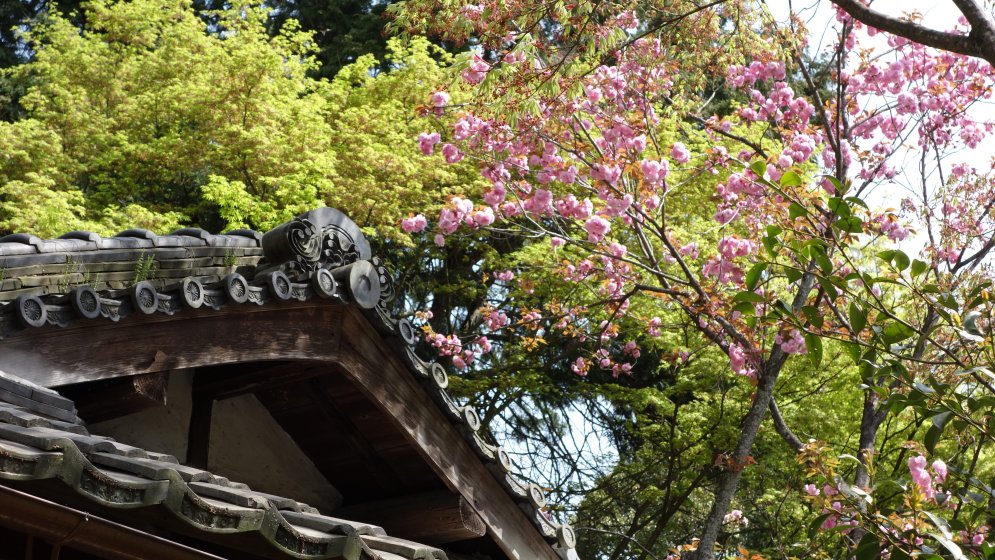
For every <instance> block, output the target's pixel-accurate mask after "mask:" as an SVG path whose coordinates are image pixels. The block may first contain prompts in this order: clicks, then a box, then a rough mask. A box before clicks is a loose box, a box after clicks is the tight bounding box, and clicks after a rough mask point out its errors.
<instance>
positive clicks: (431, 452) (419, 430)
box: [340, 308, 558, 560]
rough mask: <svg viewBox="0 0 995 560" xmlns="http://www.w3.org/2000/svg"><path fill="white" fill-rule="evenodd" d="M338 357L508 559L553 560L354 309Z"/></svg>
mask: <svg viewBox="0 0 995 560" xmlns="http://www.w3.org/2000/svg"><path fill="white" fill-rule="evenodd" d="M342 327H343V334H344V335H345V338H344V340H343V349H342V352H341V354H340V356H341V360H342V364H343V367H344V368H345V370H346V372H347V375H348V376H349V377H350V378H351V379H352V380H353V381H354V382H355V383H356V384H357V385H358V386H359V387H360V388H361V389H363V391H364V392H365V393H366V394H367V395H368V396H369V397H370V398H371V399H373V400H374V401H375V402H376V403H377V404H378V405H379V406H381V407H383V408H384V409H385V410H387V411H388V412H389V413H390V414H391V416H392V417H393V418H394V420H395V421H396V422H397V423H398V425H399V426H400V427H401V428H402V429H403V430H404V432H405V433H406V434H408V436H409V437H411V438H412V439H413V440H414V441H415V442H416V446H417V448H418V449H419V450H420V451H421V452H422V454H423V456H424V458H425V460H426V461H428V462H429V464H431V465H432V467H433V468H434V469H435V471H436V472H437V473H438V474H439V476H440V477H441V478H442V479H443V480H444V481H445V482H446V483H447V485H449V487H450V489H451V490H453V491H454V492H458V493H460V494H461V495H462V496H463V497H464V498H465V499H466V500H467V502H468V503H469V504H471V505H472V506H473V507H474V509H475V510H476V511H477V512H478V513H479V514H480V516H481V517H482V518H483V520H484V523H485V524H486V525H487V528H488V531H489V532H490V534H491V535H492V536H493V537H494V539H495V540H496V541H497V543H498V546H500V547H501V549H502V550H503V551H504V552H505V553H506V554H507V555H508V557H509V558H513V559H521V560H526V559H529V560H558V557H557V556H556V554H555V553H554V552H553V549H552V547H551V546H550V545H549V544H548V543H546V541H545V540H543V539H542V537H541V536H540V535H539V532H538V531H537V529H536V528H535V526H534V525H532V522H531V521H530V520H529V519H528V518H527V517H526V516H525V513H524V512H523V511H522V510H521V509H519V507H518V505H517V504H516V503H515V502H514V501H513V500H512V499H511V496H509V495H508V493H507V491H505V489H504V488H503V487H502V486H501V485H500V484H499V483H498V481H497V480H496V479H495V478H494V476H493V475H492V474H491V473H490V471H488V470H487V467H485V466H484V465H483V463H481V461H480V459H479V458H478V457H477V455H476V453H475V452H474V451H473V449H471V448H470V445H469V444H468V443H467V442H466V440H464V439H463V437H462V435H461V434H460V433H459V431H458V430H457V429H456V428H455V427H454V426H453V425H452V423H451V422H450V420H449V419H448V418H447V417H446V416H445V415H444V414H443V413H442V411H441V410H440V409H439V407H438V405H436V404H435V402H433V401H432V400H431V398H430V397H429V396H428V394H426V392H425V390H424V389H423V388H422V387H421V386H419V384H418V382H417V381H416V380H415V377H414V376H413V375H412V374H411V372H409V371H407V367H406V366H405V365H404V364H403V363H401V361H400V360H399V359H398V358H397V357H395V356H394V354H393V352H391V350H390V348H388V347H387V345H386V343H385V342H384V341H383V339H382V338H381V337H380V335H379V334H377V332H376V331H375V330H374V329H373V327H372V326H371V325H370V324H369V322H368V321H367V320H366V318H365V317H363V316H362V315H361V314H360V312H359V310H357V309H353V308H350V309H349V312H348V313H347V314H346V316H345V318H344V322H343V325H342Z"/></svg>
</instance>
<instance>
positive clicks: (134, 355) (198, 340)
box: [0, 300, 346, 387]
mask: <svg viewBox="0 0 995 560" xmlns="http://www.w3.org/2000/svg"><path fill="white" fill-rule="evenodd" d="M344 309H346V306H343V305H336V304H334V303H331V302H325V301H321V302H299V301H296V300H291V301H287V302H281V303H269V304H267V305H265V306H262V307H260V306H256V305H254V304H243V305H229V306H226V307H224V308H223V309H221V310H220V311H215V310H212V309H184V310H182V311H181V312H179V313H177V314H176V315H173V316H169V315H165V314H162V313H156V314H153V315H140V314H133V315H130V316H128V317H125V318H124V319H122V320H121V321H120V322H118V323H114V322H112V321H110V320H107V319H103V318H100V319H94V320H92V321H75V322H73V323H71V324H70V325H69V326H67V327H55V326H46V327H41V328H38V329H32V330H31V331H25V332H22V333H18V334H16V335H14V336H11V337H9V338H6V339H3V340H0V370H2V371H7V372H10V373H14V374H16V375H19V376H21V377H23V378H25V379H27V380H29V381H32V382H34V383H37V384H39V385H42V386H45V387H58V386H61V385H69V384H72V383H81V382H84V381H94V380H98V379H109V378H113V377H121V376H126V375H136V374H141V373H153V372H160V371H168V370H172V369H187V368H197V367H203V366H210V365H218V364H231V363H239V362H259V361H267V360H302V361H331V360H335V359H336V358H337V356H338V351H339V339H340V336H341V334H340V333H341V328H340V327H339V326H338V325H339V324H340V323H341V316H342V312H343V310H344Z"/></svg>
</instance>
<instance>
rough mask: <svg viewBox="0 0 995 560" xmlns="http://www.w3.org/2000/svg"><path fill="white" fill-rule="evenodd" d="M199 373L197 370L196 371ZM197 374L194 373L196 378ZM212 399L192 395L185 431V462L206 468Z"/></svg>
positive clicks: (209, 443)
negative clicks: (187, 425) (186, 429)
mask: <svg viewBox="0 0 995 560" xmlns="http://www.w3.org/2000/svg"><path fill="white" fill-rule="evenodd" d="M198 373H199V372H198ZM196 375H197V374H194V377H195V378H196ZM213 411H214V399H212V398H210V397H196V396H195V397H194V399H193V401H192V403H191V407H190V427H189V431H188V432H187V464H188V465H190V466H192V467H197V468H198V469H206V468H207V464H208V463H207V461H208V455H210V449H211V415H212V413H213Z"/></svg>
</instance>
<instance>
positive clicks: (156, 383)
mask: <svg viewBox="0 0 995 560" xmlns="http://www.w3.org/2000/svg"><path fill="white" fill-rule="evenodd" d="M168 381H169V374H168V373H167V372H159V373H146V374H142V375H136V376H133V377H128V378H117V379H109V380H106V381H103V382H100V383H96V384H90V385H88V386H87V387H85V388H82V387H80V388H74V389H71V390H69V391H68V392H66V391H64V392H63V394H64V396H66V397H68V398H70V399H72V400H73V401H74V402H75V403H76V411H77V414H78V415H79V417H80V418H82V419H83V420H85V421H86V422H88V423H96V422H103V421H104V420H110V419H112V418H119V417H121V416H126V415H128V414H133V413H135V412H139V411H142V410H146V409H148V408H154V407H157V406H165V405H166V387H167V385H168Z"/></svg>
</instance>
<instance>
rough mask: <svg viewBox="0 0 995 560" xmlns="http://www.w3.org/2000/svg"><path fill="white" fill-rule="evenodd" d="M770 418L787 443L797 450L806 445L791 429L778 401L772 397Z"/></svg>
mask: <svg viewBox="0 0 995 560" xmlns="http://www.w3.org/2000/svg"><path fill="white" fill-rule="evenodd" d="M768 409H769V410H770V419H771V420H773V421H774V430H775V431H776V432H777V433H778V435H780V436H781V438H782V439H783V440H784V442H785V443H787V444H788V446H790V447H791V449H794V450H795V451H801V450H802V447H803V446H804V445H805V444H804V443H802V440H800V439H798V436H796V435H795V433H794V432H792V431H791V428H790V427H788V424H787V422H785V421H784V417H783V416H781V409H779V408H778V407H777V401H776V400H774V398H771V399H770V406H769V407H768Z"/></svg>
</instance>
